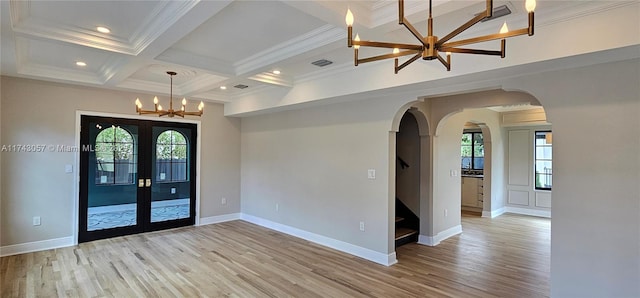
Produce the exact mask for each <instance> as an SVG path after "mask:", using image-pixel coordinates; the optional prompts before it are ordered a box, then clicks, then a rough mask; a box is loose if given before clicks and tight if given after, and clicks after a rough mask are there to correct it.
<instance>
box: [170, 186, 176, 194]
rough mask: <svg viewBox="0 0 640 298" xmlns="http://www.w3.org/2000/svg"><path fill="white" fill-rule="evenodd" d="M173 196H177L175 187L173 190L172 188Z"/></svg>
mask: <svg viewBox="0 0 640 298" xmlns="http://www.w3.org/2000/svg"><path fill="white" fill-rule="evenodd" d="M171 194H172V195H175V194H176V188H175V187H172V188H171Z"/></svg>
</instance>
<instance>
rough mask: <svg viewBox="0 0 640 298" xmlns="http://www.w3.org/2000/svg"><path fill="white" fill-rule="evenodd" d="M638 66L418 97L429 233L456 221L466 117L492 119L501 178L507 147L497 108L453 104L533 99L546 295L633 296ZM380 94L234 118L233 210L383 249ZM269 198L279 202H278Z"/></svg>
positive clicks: (638, 232)
mask: <svg viewBox="0 0 640 298" xmlns="http://www.w3.org/2000/svg"><path fill="white" fill-rule="evenodd" d="M639 70H640V61H639V60H637V59H635V60H627V61H622V62H611V63H605V64H598V65H594V66H589V67H581V68H576V69H572V70H566V71H546V72H542V73H539V74H535V75H525V76H520V77H514V78H509V79H503V80H500V81H497V80H496V81H486V82H483V84H485V87H492V86H502V88H504V89H505V90H522V91H524V92H522V93H517V92H516V93H504V94H502V95H501V94H492V93H491V92H489V93H484V92H479V93H478V92H476V93H469V94H467V95H457V96H449V97H441V98H439V100H440V101H441V103H439V104H438V105H436V104H435V102H429V101H428V100H427V102H426V103H424V104H418V106H421V110H423V111H425V113H426V115H427V119H429V122H430V123H436V125H434V126H436V127H435V128H434V127H432V128H431V130H432V132H431V135H430V138H432V139H433V148H434V149H433V150H434V152H433V162H434V165H432V167H433V178H432V179H433V183H432V185H433V186H434V189H433V192H434V193H433V200H434V202H433V213H432V214H433V216H432V219H431V220H433V223H432V227H433V232H432V233H431V232H430V231H429V229H425V230H427V231H426V232H427V233H430V235H436V234H437V233H439V232H441V231H443V230H445V229H448V228H450V227H454V226H456V225H459V224H460V220H459V213H458V214H455V213H452V212H449V216H448V217H447V218H445V217H444V213H443V209H445V208H448V209H449V211H451V210H459V209H460V207H459V206H460V205H459V204H460V184H459V177H451V176H450V170H451V169H457V170H459V145H460V143H459V142H460V136H459V134H460V133H461V132H462V127H463V125H464V123H465V122H466V121H469V120H475V121H477V122H484V123H486V124H487V125H489V127H491V128H492V129H491V133H492V138H491V141H492V147H494V152H496V153H495V155H494V156H493V158H492V164H491V165H492V170H493V171H494V172H498V171H502V174H501V175H502V176H500V174H497V175H498V177H504V170H505V166H504V164H502V162H504V155H505V152H504V150H505V146H506V145H505V144H504V138H503V137H502V136H503V135H504V130H503V129H502V128H501V127H500V121H499V115H498V114H497V113H493V112H490V111H486V110H485V111H483V112H482V113H480V112H478V111H463V112H460V109H461V108H464V107H467V108H482V107H486V106H492V105H502V104H514V103H518V102H521V103H522V102H532V101H531V100H532V99H533V102H534V103H535V102H536V99H535V98H537V99H538V100H539V101H540V102H541V103H542V105H543V106H544V108H545V111H547V116H548V119H549V122H551V123H552V124H553V130H554V148H553V150H554V152H553V153H554V167H555V168H556V171H555V172H554V191H553V196H554V198H553V202H552V209H553V212H554V216H553V218H552V232H551V233H552V236H551V237H552V252H551V253H552V261H551V264H552V265H551V279H552V280H551V282H552V295H553V296H558V297H604V296H622V297H626V296H632V297H633V296H638V295H640V289H639V288H638V286H637V278H638V276H640V255H639V254H640V216H639V215H640V188H639V187H638V181H640V157H639V155H638V152H640V118H639V117H638V116H637V115H639V114H640V96H639V95H640V90H639V87H638V86H639V84H638V78H639V77H640V74H639ZM527 93H530V94H533V95H534V96H535V98H533V97H531V96H530V95H528V94H527ZM392 98H393V96H389V98H386V99H385V100H391V99H392ZM408 102H410V100H407V101H405V103H408ZM400 103H401V104H400V106H401V105H402V102H400ZM385 104H386V103H385V102H384V101H380V100H373V99H372V100H368V101H366V102H364V101H363V102H355V103H353V102H352V103H346V104H336V105H332V106H325V107H316V108H307V109H302V110H295V111H288V112H281V113H275V114H270V115H263V116H257V117H251V118H245V119H243V120H242V124H243V126H242V178H241V180H242V210H243V212H246V213H249V214H253V215H256V216H259V217H264V218H267V219H269V220H272V221H276V222H279V223H283V224H286V225H289V226H293V227H296V228H299V229H303V230H307V231H311V232H314V233H319V234H322V235H326V236H328V237H331V238H335V239H339V240H342V241H345V242H348V243H352V244H355V245H359V246H362V247H366V248H369V249H373V250H376V251H379V252H391V251H393V248H392V247H391V245H388V246H386V247H387V250H386V251H385V242H388V241H390V239H389V237H388V236H389V234H390V233H392V231H391V230H388V232H387V233H384V226H385V225H387V224H388V222H392V218H391V216H392V215H391V212H392V207H390V206H389V200H392V199H393V195H394V192H392V193H390V194H388V195H387V196H386V198H385V195H384V193H385V191H388V190H393V189H394V188H395V179H389V180H388V181H385V179H383V177H382V176H381V175H383V174H384V172H382V171H380V169H387V171H388V170H389V168H388V165H389V164H390V165H394V164H393V160H394V159H395V152H394V149H393V148H395V135H394V137H393V138H391V137H385V133H387V132H388V130H389V128H392V129H391V130H392V131H393V127H395V128H396V129H397V125H398V124H399V117H401V115H402V114H404V110H397V109H396V110H394V109H395V108H398V107H399V106H398V105H388V106H387V107H385V106H384V105H385ZM385 109H389V110H387V111H386V112H385ZM390 111H391V112H394V113H393V114H387V113H388V112H390ZM455 112H459V113H455ZM452 113H453V114H452ZM492 113H493V114H492ZM443 119H444V121H441V120H443ZM387 125H389V126H387ZM386 138H388V141H385V139H386ZM386 142H388V145H387V143H386ZM449 149H451V150H450V151H447V150H449ZM454 151H455V154H453V153H450V152H454ZM501 151H502V152H501ZM496 155H497V156H496ZM500 155H502V158H501V157H500ZM385 160H387V161H386V163H385ZM348 161H351V162H350V163H349V162H348ZM494 162H498V163H497V164H494ZM369 167H375V168H376V169H378V172H377V173H378V179H379V180H375V181H370V180H367V179H366V169H367V168H369ZM393 171H394V172H395V169H393ZM494 174H496V173H494ZM389 175H392V174H391V173H389ZM385 178H386V177H385ZM491 188H492V195H491V208H492V210H493V209H494V208H499V207H501V206H504V204H505V186H504V180H503V179H494V180H493V181H492V182H491ZM423 199H424V198H423ZM485 201H486V198H485ZM276 203H280V204H283V205H281V209H280V211H279V212H278V211H275V207H274V205H275V204H276ZM420 206H429V202H424V201H421V204H420ZM422 218H424V216H422ZM360 220H364V221H366V222H367V229H368V230H367V231H366V232H359V231H358V229H357V223H358V221H360ZM385 221H387V222H385ZM371 222H373V223H374V224H373V227H372V225H371V224H370V223H371ZM387 227H388V225H387ZM371 229H373V234H372V232H370V231H371ZM422 234H423V230H422V229H421V235H422ZM427 236H429V234H427ZM387 244H388V243H387Z"/></svg>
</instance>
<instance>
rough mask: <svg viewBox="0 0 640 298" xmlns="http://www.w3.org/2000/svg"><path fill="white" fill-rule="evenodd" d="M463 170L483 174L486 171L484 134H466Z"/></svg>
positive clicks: (463, 144)
mask: <svg viewBox="0 0 640 298" xmlns="http://www.w3.org/2000/svg"><path fill="white" fill-rule="evenodd" d="M460 155H461V157H462V169H463V170H467V171H471V170H472V171H475V172H477V173H478V174H482V171H483V169H484V139H483V137H482V132H465V133H463V134H462V144H461V154H460Z"/></svg>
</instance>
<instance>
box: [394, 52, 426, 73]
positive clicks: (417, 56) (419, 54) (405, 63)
mask: <svg viewBox="0 0 640 298" xmlns="http://www.w3.org/2000/svg"><path fill="white" fill-rule="evenodd" d="M420 57H422V52H419V53H417V54H416V55H415V56H413V57H411V58H410V59H409V60H407V61H406V62H404V63H402V64H400V66H396V67H395V72H396V73H398V71H400V70H402V69H403V68H405V67H406V66H407V65H409V64H411V63H412V62H413V61H416V60H418V58H420Z"/></svg>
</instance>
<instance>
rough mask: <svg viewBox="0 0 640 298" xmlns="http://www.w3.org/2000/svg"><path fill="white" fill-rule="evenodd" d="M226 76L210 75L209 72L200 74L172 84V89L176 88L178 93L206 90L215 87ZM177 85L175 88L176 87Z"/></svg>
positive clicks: (187, 93) (186, 93) (185, 93)
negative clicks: (174, 84)
mask: <svg viewBox="0 0 640 298" xmlns="http://www.w3.org/2000/svg"><path fill="white" fill-rule="evenodd" d="M227 79H228V78H227V77H222V76H217V75H211V74H206V73H205V74H200V75H198V76H196V77H195V78H193V79H190V80H188V81H186V82H184V83H182V84H180V85H177V86H174V90H176V89H177V90H178V92H179V94H182V95H189V94H193V93H195V92H198V91H199V90H207V89H211V88H213V87H215V86H216V85H217V84H218V83H220V82H222V81H224V80H227ZM176 87H177V88H176Z"/></svg>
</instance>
